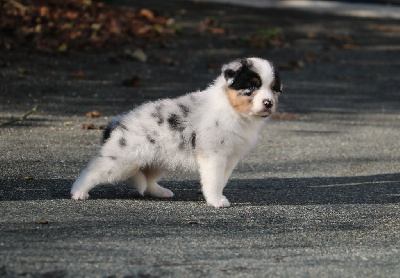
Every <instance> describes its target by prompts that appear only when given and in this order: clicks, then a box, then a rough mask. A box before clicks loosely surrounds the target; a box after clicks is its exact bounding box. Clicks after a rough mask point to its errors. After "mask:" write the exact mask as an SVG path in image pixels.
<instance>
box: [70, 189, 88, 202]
mask: <svg viewBox="0 0 400 278" xmlns="http://www.w3.org/2000/svg"><path fill="white" fill-rule="evenodd" d="M71 198H72V199H74V200H87V198H89V194H88V193H87V192H83V191H77V192H73V193H72V192H71Z"/></svg>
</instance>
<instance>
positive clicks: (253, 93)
mask: <svg viewBox="0 0 400 278" xmlns="http://www.w3.org/2000/svg"><path fill="white" fill-rule="evenodd" d="M222 75H223V77H224V78H225V81H226V89H225V90H226V94H227V97H228V99H229V102H230V104H231V105H232V107H233V108H234V109H235V110H236V111H237V112H238V113H240V114H242V115H249V116H256V117H267V116H269V115H270V114H272V113H274V112H275V111H276V108H277V105H278V96H279V94H280V93H281V92H282V84H281V80H280V76H279V73H278V71H277V70H276V69H275V68H274V67H273V65H272V64H271V63H270V62H268V61H267V60H264V59H260V58H246V59H241V60H237V61H234V62H231V63H229V64H226V65H224V66H223V67H222Z"/></svg>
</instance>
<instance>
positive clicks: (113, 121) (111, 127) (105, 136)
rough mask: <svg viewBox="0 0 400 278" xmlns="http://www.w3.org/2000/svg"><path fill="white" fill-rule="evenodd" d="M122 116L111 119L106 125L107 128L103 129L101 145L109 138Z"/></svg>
mask: <svg viewBox="0 0 400 278" xmlns="http://www.w3.org/2000/svg"><path fill="white" fill-rule="evenodd" d="M121 118H122V116H118V117H115V118H112V119H111V121H110V122H109V123H108V125H107V127H106V128H105V129H104V132H103V141H102V142H103V144H104V143H105V142H106V141H107V140H108V138H110V136H111V133H112V132H113V130H114V129H115V128H116V127H117V126H118V124H119V122H120V120H121Z"/></svg>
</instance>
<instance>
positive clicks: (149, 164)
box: [71, 58, 282, 208]
mask: <svg viewBox="0 0 400 278" xmlns="http://www.w3.org/2000/svg"><path fill="white" fill-rule="evenodd" d="M281 92H282V85H281V80H280V77H279V74H278V72H277V70H276V69H275V68H274V67H273V65H272V64H271V63H270V62H268V61H267V60H263V59H260V58H246V59H241V60H236V61H233V62H231V63H229V64H226V65H224V66H223V67H222V73H221V74H220V76H218V78H217V79H216V80H215V81H214V82H213V83H212V84H211V85H210V86H209V87H208V88H207V89H206V90H204V91H199V92H194V93H189V94H187V95H185V96H181V97H178V98H175V99H162V100H158V101H155V102H149V103H146V104H143V105H142V106H139V107H138V108H136V109H134V110H132V111H131V112H128V113H126V114H124V115H121V116H119V117H117V118H115V119H113V120H112V121H111V122H110V123H109V125H108V127H107V129H106V130H105V132H104V138H103V139H104V140H103V141H104V143H103V145H102V147H101V149H100V151H99V154H98V155H97V156H96V157H95V158H93V159H92V160H91V161H90V162H89V164H88V166H87V167H86V169H84V170H83V172H82V173H81V175H80V176H79V177H78V179H77V180H76V181H75V183H74V184H73V185H72V189H71V196H72V198H73V199H75V200H85V199H87V198H88V197H89V195H88V192H89V190H91V189H92V188H94V187H95V186H96V185H99V184H102V183H115V182H119V181H124V180H130V181H131V182H132V183H133V184H134V186H135V187H136V188H137V190H138V191H139V193H140V194H141V195H150V196H154V197H160V198H170V197H172V196H173V195H174V194H173V193H172V191H170V190H169V189H166V188H163V187H161V186H160V185H158V184H157V182H158V180H159V179H160V178H161V176H162V174H163V173H164V172H165V171H170V170H183V171H196V170H198V171H199V173H200V178H201V184H202V192H203V194H204V197H205V199H206V201H207V204H208V205H210V206H214V207H217V208H218V207H228V206H230V203H229V201H228V199H227V198H226V197H225V196H224V195H222V191H223V189H224V187H225V185H226V183H227V182H228V179H229V177H230V175H231V173H232V170H233V169H234V168H235V166H236V164H237V163H238V162H239V160H240V159H241V158H242V157H243V156H244V155H245V154H246V153H248V152H249V151H250V149H251V148H252V147H253V146H254V145H255V144H256V142H257V139H258V135H259V133H260V130H261V128H262V126H263V124H264V123H265V119H266V118H267V117H268V116H269V115H271V114H272V113H274V112H275V111H276V108H277V105H278V95H279V94H280V93H281Z"/></svg>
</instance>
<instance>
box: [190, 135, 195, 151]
mask: <svg viewBox="0 0 400 278" xmlns="http://www.w3.org/2000/svg"><path fill="white" fill-rule="evenodd" d="M190 142H191V143H192V148H193V149H195V148H196V132H192V135H191V136H190Z"/></svg>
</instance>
